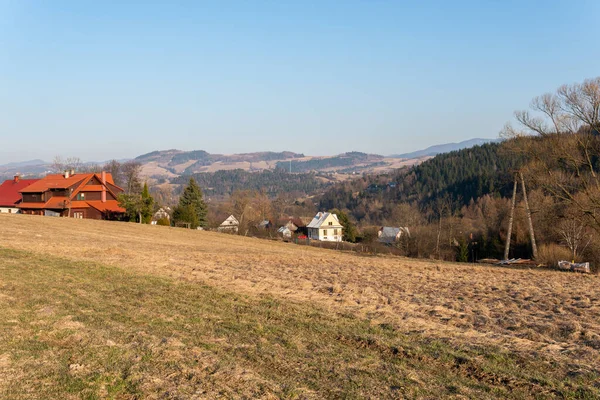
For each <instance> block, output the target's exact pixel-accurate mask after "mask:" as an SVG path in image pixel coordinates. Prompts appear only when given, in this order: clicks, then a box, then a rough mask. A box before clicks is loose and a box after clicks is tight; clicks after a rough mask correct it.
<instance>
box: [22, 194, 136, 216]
mask: <svg viewBox="0 0 600 400" xmlns="http://www.w3.org/2000/svg"><path fill="white" fill-rule="evenodd" d="M67 201H68V200H67V198H66V197H64V196H54V197H52V198H50V200H48V201H47V202H45V203H21V204H19V208H25V209H50V210H65V209H67V208H68V207H69V206H71V209H79V208H90V207H93V208H95V209H96V210H98V211H100V212H107V211H110V212H115V213H124V212H125V209H124V208H122V207H119V202H118V201H117V200H107V201H106V202H105V203H103V202H102V201H101V200H90V201H85V200H74V201H71V203H70V204H69V203H68V202H67Z"/></svg>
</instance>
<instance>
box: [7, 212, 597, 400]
mask: <svg viewBox="0 0 600 400" xmlns="http://www.w3.org/2000/svg"><path fill="white" fill-rule="evenodd" d="M20 217H21V216H14V217H11V218H10V219H5V220H2V221H0V222H7V224H5V225H0V226H2V227H3V228H4V229H3V230H2V232H0V235H3V236H2V246H3V247H4V248H1V249H0V309H2V310H6V311H5V312H3V313H2V314H1V315H0V398H61V397H68V396H69V395H70V396H72V397H73V398H79V397H80V396H81V397H87V398H94V397H117V398H127V397H131V398H135V397H144V398H145V397H156V398H159V397H165V398H176V397H184V398H187V397H193V396H197V397H210V398H213V397H218V396H224V397H248V398H249V397H273V396H275V397H288V398H294V397H296V398H311V397H314V398H322V397H327V398H335V397H346V398H348V397H350V398H352V397H355V398H359V397H431V398H436V397H440V396H451V395H456V396H457V397H458V396H461V395H462V396H467V397H471V398H493V397H512V398H528V397H531V396H539V397H551V396H558V397H567V398H585V397H587V398H596V397H597V396H599V395H600V388H599V387H598V386H597V382H598V380H599V379H600V375H599V373H598V370H597V365H596V367H595V368H594V367H593V362H594V360H596V359H597V349H594V347H593V346H592V347H589V346H588V347H587V348H585V349H582V350H587V352H588V353H590V352H591V353H592V355H591V358H590V356H589V354H588V356H587V358H586V357H584V356H583V355H582V354H577V353H575V350H574V349H571V351H572V352H573V356H572V358H571V359H569V358H567V359H561V358H559V356H554V355H553V354H552V353H548V352H539V353H530V352H525V351H518V350H515V349H511V351H507V350H506V349H503V348H502V347H499V346H498V345H496V342H494V341H491V340H490V341H489V343H488V344H486V343H485V342H482V341H481V340H473V336H472V335H470V334H469V333H470V332H468V331H466V332H463V335H459V336H457V337H455V338H454V339H455V340H451V339H450V338H444V337H439V336H436V335H433V334H431V332H429V331H426V330H414V329H408V328H410V326H408V325H407V326H405V325H404V324H403V322H402V319H401V318H398V319H396V320H394V319H393V318H390V320H389V321H388V322H382V321H380V320H378V319H374V318H369V317H368V316H365V315H364V313H362V312H360V311H361V310H360V308H358V309H357V308H356V307H351V308H348V307H337V306H335V305H332V304H330V303H328V302H326V301H322V300H323V299H322V298H320V297H316V298H314V299H312V300H311V299H310V298H306V299H302V298H300V297H299V296H292V294H293V293H291V291H290V295H289V296H286V295H285V294H284V293H283V294H282V293H281V292H279V291H272V292H268V291H264V290H260V291H256V292H253V291H252V290H249V289H248V288H245V287H243V286H240V287H239V288H240V290H236V291H235V292H234V291H231V290H230V289H228V288H225V287H222V286H219V285H217V284H211V286H208V285H206V284H204V283H202V282H198V281H197V280H193V279H181V277H182V276H181V275H175V276H169V274H161V273H158V272H160V271H158V270H154V269H152V268H148V271H144V269H143V268H137V267H135V265H134V264H129V265H128V264H127V262H126V259H127V258H126V257H125V258H124V259H121V260H118V261H114V260H113V261H111V259H110V258H108V257H104V261H103V262H104V263H110V264H114V265H101V264H98V263H93V262H90V261H87V260H86V257H84V256H83V255H82V254H74V253H70V252H68V251H67V252H64V251H62V250H64V249H62V250H60V249H57V248H56V247H51V248H49V247H45V244H47V243H46V242H50V244H52V241H53V240H52V239H50V238H47V239H45V240H43V241H42V242H39V243H37V244H35V243H30V245H29V246H28V245H27V244H26V241H23V242H18V243H20V245H17V241H15V240H14V239H13V240H10V239H9V238H8V236H6V232H8V231H10V226H11V224H16V225H15V226H16V227H19V229H21V230H20V232H21V233H20V234H19V233H18V232H15V235H17V236H18V235H25V234H26V233H25V232H24V231H23V230H22V228H23V225H27V224H28V223H31V224H34V225H35V226H38V228H39V227H40V224H41V225H43V224H51V225H52V224H58V225H56V226H52V227H53V228H57V227H60V225H61V224H63V226H66V227H68V228H70V227H72V224H73V223H74V222H73V221H65V220H53V219H50V218H44V219H41V218H38V219H33V218H31V219H30V218H26V219H20V220H18V219H17V218H20ZM78 222H80V221H78ZM65 224H66V225H65ZM107 226H108V225H106V224H90V223H88V222H85V223H84V224H81V225H80V227H81V230H79V231H78V232H79V236H81V235H83V236H85V235H91V234H92V232H96V233H97V228H98V227H107ZM89 227H91V228H93V229H89V230H87V229H84V228H89ZM119 229H124V231H122V232H121V231H119V232H117V233H116V236H117V237H119V238H120V237H122V236H121V235H123V234H124V233H123V232H129V234H131V233H132V232H133V233H139V232H149V233H148V235H153V234H154V233H150V232H156V230H155V231H150V229H152V228H150V227H132V226H130V225H129V224H120V225H119ZM167 231H171V230H163V231H160V232H161V233H162V236H166V235H165V232H167ZM34 232H44V230H43V229H35V230H34ZM175 233H176V234H177V235H180V234H181V235H184V236H183V237H185V235H197V234H198V233H197V232H183V233H181V232H179V231H175ZM42 234H43V233H42ZM37 235H40V233H37V234H33V235H32V236H28V237H29V242H34V241H33V240H31V238H32V237H33V238H38V236H37ZM77 236H78V235H73V236H72V237H69V238H65V235H64V234H63V235H62V236H61V239H60V240H76V238H77ZM133 236H136V235H133ZM201 237H203V238H206V239H207V240H208V239H211V240H212V239H214V240H219V239H222V240H224V241H225V242H227V241H232V242H231V243H230V245H229V246H225V247H227V248H233V247H235V243H238V242H240V241H241V243H244V244H245V245H246V246H247V247H248V248H249V249H250V247H251V246H250V245H251V244H254V243H255V241H249V240H243V239H238V238H229V237H223V235H214V236H205V235H203V236H201ZM39 239H43V237H42V238H39ZM88 239H90V238H89V237H88ZM57 240H58V239H57ZM132 240H134V242H137V243H138V244H139V245H140V246H143V244H142V242H143V240H144V239H143V238H139V239H132ZM179 240H180V242H184V241H185V240H184V239H179ZM80 243H81V245H83V242H80ZM262 245H263V242H260V243H259V244H257V246H262ZM265 246H272V249H273V251H275V252H276V251H277V250H281V249H284V250H286V251H288V248H287V247H281V248H279V247H278V246H276V245H272V244H268V243H267V244H266V245H265ZM7 247H20V248H27V249H26V250H13V249H8V248H7ZM51 249H54V252H55V253H61V254H55V255H48V253H52V252H53V251H52V250H51ZM87 251H89V249H87ZM291 251H292V252H294V251H296V250H295V249H294V250H291ZM307 251H309V253H310V254H308V255H306V254H304V257H307V258H309V257H310V258H312V257H319V256H320V255H322V254H324V253H325V254H331V252H323V251H319V250H314V251H313V250H307ZM248 252H249V253H250V255H251V251H250V250H249V251H248ZM336 256H337V255H331V256H330V257H328V258H327V259H329V262H330V263H333V262H335V257H336ZM140 257H141V254H140ZM280 257H281V256H280ZM347 257H350V256H347ZM229 258H233V259H236V256H233V255H231V256H229ZM242 258H243V257H241V258H239V259H242ZM352 258H356V262H357V263H358V264H360V263H363V262H365V261H364V260H363V259H359V258H357V257H352ZM239 259H236V260H238V261H239ZM224 260H225V259H224ZM267 261H269V260H268V259H267V260H265V264H267ZM377 261H378V263H385V262H386V261H387V259H382V260H379V259H378V260H377ZM206 264H210V263H209V262H208V261H207V262H206ZM195 265H196V268H202V267H203V266H202V263H195ZM123 267H126V268H123ZM419 267H421V268H425V267H427V264H425V265H419V264H418V263H417V267H416V268H419ZM447 267H448V268H452V266H451V264H448V265H447ZM265 268H267V265H265ZM306 268H308V267H306ZM372 268H373V267H372ZM267 269H268V268H267ZM225 271H227V269H226V268H223V271H221V274H222V276H225V275H226V274H227V273H229V272H228V271H227V272H225ZM504 272H505V273H506V274H510V275H511V279H513V280H517V279H519V278H520V275H519V274H520V271H513V270H505V271H504ZM237 273H239V271H238V272H237ZM563 276H565V274H557V275H556V277H557V278H558V279H560V278H562V277H563ZM315 279H319V277H318V276H317V277H315ZM412 279H419V277H418V276H416V277H413V278H412ZM595 282H596V281H591V282H590V283H592V284H593V283H595ZM370 284H371V285H373V286H375V287H377V285H375V283H374V282H370ZM420 284H421V286H422V287H423V291H425V290H428V289H427V283H424V282H421V283H420ZM336 285H337V284H334V285H333V286H332V293H329V296H334V294H335V293H334V292H337V295H335V297H339V296H340V295H341V294H342V293H340V292H343V290H342V289H339V288H338V286H336ZM232 287H233V286H232ZM244 288H245V289H244ZM303 290H304V291H309V289H306V288H304V289H303ZM438 295H439V296H442V295H444V293H443V292H440V293H438ZM571 295H572V293H571ZM498 297H501V296H500V295H499V296H498ZM592 299H593V300H591V301H592V302H593V301H595V298H592ZM446 300H447V299H446ZM578 301H581V299H579V300H578ZM336 302H337V301H336ZM532 303H533V302H532ZM592 305H593V304H592ZM588 308H590V307H588ZM414 311H415V312H420V311H419V310H418V309H416V310H414ZM538 311H539V310H538ZM563 351H564V350H563Z"/></svg>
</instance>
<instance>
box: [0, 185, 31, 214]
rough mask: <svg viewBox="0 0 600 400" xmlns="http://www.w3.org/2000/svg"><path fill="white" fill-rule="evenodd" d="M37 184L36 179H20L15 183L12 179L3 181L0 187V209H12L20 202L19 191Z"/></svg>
mask: <svg viewBox="0 0 600 400" xmlns="http://www.w3.org/2000/svg"><path fill="white" fill-rule="evenodd" d="M35 182H37V179H20V180H19V181H18V182H15V180H14V179H10V180H7V181H4V182H3V183H2V185H0V207H14V206H15V204H17V203H18V202H19V201H21V193H19V191H20V190H22V189H24V188H26V187H27V186H29V185H31V184H33V183H35Z"/></svg>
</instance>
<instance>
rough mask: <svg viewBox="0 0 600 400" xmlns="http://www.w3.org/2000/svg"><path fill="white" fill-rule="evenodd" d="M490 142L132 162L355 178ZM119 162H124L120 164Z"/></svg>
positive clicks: (164, 170) (195, 153) (38, 167)
mask: <svg viewBox="0 0 600 400" xmlns="http://www.w3.org/2000/svg"><path fill="white" fill-rule="evenodd" d="M496 141H498V140H493V139H479V138H477V139H470V140H465V141H463V142H460V143H446V144H440V145H436V146H431V147H428V148H427V149H424V150H419V151H415V152H412V153H405V154H398V155H393V156H382V155H378V154H368V153H363V152H360V151H350V152H346V153H340V154H337V155H331V156H307V155H304V154H302V153H296V152H292V151H280V152H274V151H262V152H254V153H240V154H211V153H209V152H207V151H205V150H192V151H184V150H177V149H169V150H157V151H152V152H149V153H146V154H142V155H140V156H138V157H136V158H135V161H137V162H139V163H140V164H142V175H143V176H145V177H148V178H156V179H160V180H161V181H164V180H170V179H173V178H177V177H180V176H182V175H192V174H198V173H203V172H216V171H231V170H235V169H241V170H244V171H248V172H257V171H265V170H275V169H284V170H286V171H291V172H293V173H306V172H311V171H315V172H322V173H326V174H342V175H344V174H345V175H346V176H347V175H356V174H363V173H385V172H386V171H390V170H395V169H399V168H403V167H408V166H412V165H415V164H418V163H421V162H423V161H425V160H426V159H427V158H431V157H433V156H435V155H437V154H441V153H447V152H451V151H455V150H460V149H465V148H470V147H473V146H476V145H482V144H485V143H489V142H496ZM119 161H120V162H122V161H125V160H119ZM103 164H105V162H83V165H84V166H90V165H103ZM50 169H52V167H51V164H50V163H49V162H47V161H43V160H39V159H36V160H28V161H21V162H11V163H8V164H5V165H0V178H7V177H8V178H10V177H12V175H13V174H20V175H22V176H43V175H44V174H45V173H47V172H48V170H50Z"/></svg>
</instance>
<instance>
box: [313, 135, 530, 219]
mask: <svg viewBox="0 0 600 400" xmlns="http://www.w3.org/2000/svg"><path fill="white" fill-rule="evenodd" d="M519 165H521V159H520V157H519V156H518V155H515V154H514V153H511V152H508V151H505V149H504V147H503V144H500V143H489V144H484V145H483V146H475V147H472V148H469V149H464V150H459V151H453V152H451V153H446V154H441V155H438V156H436V157H434V158H432V159H430V160H428V161H425V162H423V163H422V164H420V165H418V166H415V167H412V168H408V169H406V168H405V169H401V170H397V171H395V172H392V173H389V174H381V175H365V176H363V177H362V178H361V179H358V180H356V181H351V182H345V183H341V184H338V185H335V186H334V187H332V188H330V189H329V190H328V191H327V192H326V193H325V194H324V195H323V196H322V197H321V199H320V206H321V208H323V209H330V208H340V209H347V210H349V211H350V213H351V215H352V216H353V217H354V218H355V219H357V220H358V221H361V220H363V219H366V220H367V221H368V222H373V223H382V222H383V221H385V220H386V219H388V218H389V217H391V215H392V213H393V209H394V208H395V206H396V205H397V204H398V203H414V204H417V205H418V206H419V208H421V209H428V208H432V207H433V204H434V203H435V202H436V201H437V200H438V199H441V198H446V199H449V200H450V201H451V203H452V207H453V208H454V209H455V210H456V209H460V207H462V206H463V205H467V204H469V202H470V201H471V200H476V199H478V198H480V197H482V196H484V195H487V194H490V195H500V196H504V195H507V194H509V192H510V190H511V182H512V177H511V171H512V170H514V169H515V168H517V167H518V166H519Z"/></svg>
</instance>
